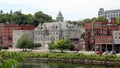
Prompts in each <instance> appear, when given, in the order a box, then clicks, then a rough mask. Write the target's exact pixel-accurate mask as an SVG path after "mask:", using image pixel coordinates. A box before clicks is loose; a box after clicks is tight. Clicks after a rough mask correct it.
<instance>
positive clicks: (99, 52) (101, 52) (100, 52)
mask: <svg viewBox="0 0 120 68" xmlns="http://www.w3.org/2000/svg"><path fill="white" fill-rule="evenodd" d="M103 53H104V52H103V51H98V52H96V54H103Z"/></svg>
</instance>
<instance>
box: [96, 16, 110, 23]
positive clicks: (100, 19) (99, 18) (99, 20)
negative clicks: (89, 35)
mask: <svg viewBox="0 0 120 68" xmlns="http://www.w3.org/2000/svg"><path fill="white" fill-rule="evenodd" d="M107 21H108V20H107V18H105V17H102V16H100V17H98V18H96V19H95V22H107Z"/></svg>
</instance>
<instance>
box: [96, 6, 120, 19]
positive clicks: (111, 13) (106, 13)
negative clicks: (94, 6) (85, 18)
mask: <svg viewBox="0 0 120 68" xmlns="http://www.w3.org/2000/svg"><path fill="white" fill-rule="evenodd" d="M98 16H103V17H106V18H107V19H108V20H109V21H111V18H117V17H119V16H120V9H114V10H104V8H100V9H99V11H98Z"/></svg>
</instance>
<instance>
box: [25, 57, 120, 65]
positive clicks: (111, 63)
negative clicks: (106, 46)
mask: <svg viewBox="0 0 120 68" xmlns="http://www.w3.org/2000/svg"><path fill="white" fill-rule="evenodd" d="M27 62H63V63H73V64H93V65H96V64H97V65H111V66H120V62H116V61H100V60H80V59H56V58H28V59H27Z"/></svg>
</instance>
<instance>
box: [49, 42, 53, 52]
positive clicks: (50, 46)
mask: <svg viewBox="0 0 120 68" xmlns="http://www.w3.org/2000/svg"><path fill="white" fill-rule="evenodd" d="M53 45H54V42H53V41H52V42H51V43H49V45H48V49H49V50H50V52H52V50H53V49H54V47H53Z"/></svg>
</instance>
